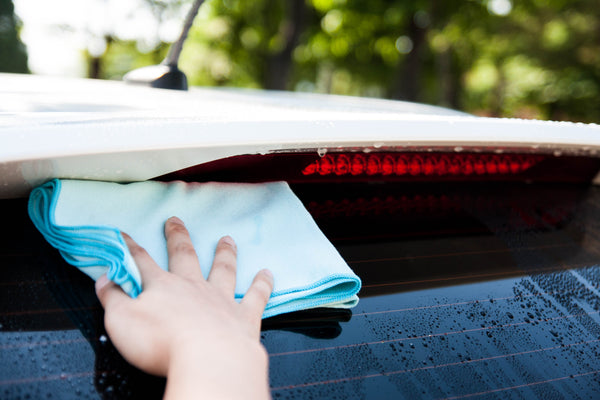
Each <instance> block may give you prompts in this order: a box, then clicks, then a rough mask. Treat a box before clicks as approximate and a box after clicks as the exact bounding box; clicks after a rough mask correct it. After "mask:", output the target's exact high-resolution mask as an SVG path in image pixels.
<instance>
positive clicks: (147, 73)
mask: <svg viewBox="0 0 600 400" xmlns="http://www.w3.org/2000/svg"><path fill="white" fill-rule="evenodd" d="M123 80H124V81H125V82H126V83H128V84H134V85H143V86H150V87H154V88H159V89H174V90H188V83H187V78H186V76H185V74H184V73H183V72H181V70H180V69H179V68H177V65H165V64H159V65H152V66H149V67H142V68H138V69H134V70H133V71H130V72H128V73H127V74H125V76H124V77H123Z"/></svg>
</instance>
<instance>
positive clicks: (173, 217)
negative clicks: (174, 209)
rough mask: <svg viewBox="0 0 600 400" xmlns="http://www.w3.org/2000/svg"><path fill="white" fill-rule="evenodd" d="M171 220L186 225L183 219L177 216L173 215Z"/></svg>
mask: <svg viewBox="0 0 600 400" xmlns="http://www.w3.org/2000/svg"><path fill="white" fill-rule="evenodd" d="M169 221H171V222H172V223H174V224H179V225H185V224H184V223H183V221H182V220H180V219H179V218H177V217H176V216H172V217H171V218H169Z"/></svg>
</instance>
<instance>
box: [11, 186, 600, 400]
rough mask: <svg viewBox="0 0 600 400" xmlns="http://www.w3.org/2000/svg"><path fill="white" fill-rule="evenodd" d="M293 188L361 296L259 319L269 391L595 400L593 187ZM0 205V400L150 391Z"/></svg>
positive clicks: (93, 305) (81, 294)
mask: <svg viewBox="0 0 600 400" xmlns="http://www.w3.org/2000/svg"><path fill="white" fill-rule="evenodd" d="M293 189H294V191H295V192H296V193H297V194H298V195H299V197H300V198H301V199H302V200H303V202H304V203H305V205H306V206H307V208H308V209H309V210H310V211H311V212H312V213H313V215H314V216H315V219H316V220H317V222H318V224H319V226H321V228H322V229H323V231H324V232H325V233H326V235H327V236H328V237H329V238H330V240H331V241H332V242H333V243H334V244H335V245H336V247H337V248H338V250H339V251H340V253H341V254H342V256H344V258H345V259H346V260H347V261H348V263H349V264H350V266H351V267H352V268H353V269H354V270H355V272H356V273H357V274H358V275H359V276H360V277H361V278H362V280H363V285H364V287H363V289H362V291H361V293H360V294H359V295H360V297H361V301H360V303H359V305H358V306H357V307H356V308H355V309H353V310H352V311H351V312H349V311H339V310H337V311H336V310H312V311H305V312H300V313H294V314H289V315H286V316H280V317H275V318H271V319H269V320H266V321H264V324H263V332H262V341H263V343H264V344H265V346H266V348H267V350H268V352H269V354H270V377H271V387H272V394H273V397H274V398H496V397H501V398H540V397H543V398H584V399H587V398H598V397H600V385H599V382H600V359H599V357H598V355H599V353H600V316H599V314H598V313H599V312H600V268H599V267H598V266H597V264H598V261H599V260H600V246H598V244H599V243H598V240H599V239H600V230H599V229H598V228H599V227H600V223H599V221H600V218H599V217H600V189H598V188H587V187H582V186H573V185H525V184H522V185H521V184H511V185H503V184H495V185H473V184H471V185H456V184H455V185H443V184H435V185H432V184H427V185H420V186H419V185H410V186H409V185H404V184H403V185H391V184H385V185H378V184H361V185H356V186H352V185H331V184H329V185H327V186H318V185H297V186H295V187H294V188H293ZM0 204H1V205H2V207H1V208H0V213H1V214H2V220H3V221H5V229H3V230H2V234H1V235H2V240H1V241H0V260H1V261H0V262H1V263H2V268H0V288H1V290H0V360H2V361H1V362H0V398H6V399H16V398H61V399H62V398H141V397H143V398H160V397H161V396H162V393H163V392H162V391H163V389H164V380H162V379H158V378H155V377H150V376H148V375H146V374H143V373H141V372H139V371H137V370H136V369H134V368H132V367H130V366H129V365H128V364H127V363H126V362H125V361H124V360H123V359H122V358H121V357H120V356H119V355H118V353H117V352H116V351H115V349H114V348H113V346H112V344H111V343H110V339H108V338H107V336H106V332H105V331H104V328H103V324H102V318H103V313H102V309H101V307H100V306H99V304H98V302H97V300H96V298H95V295H94V290H93V283H92V282H91V280H89V279H88V278H87V277H85V276H83V275H82V274H81V273H79V272H78V271H77V270H76V269H75V268H73V267H71V266H69V265H67V264H66V263H64V261H62V259H61V257H60V255H58V254H57V252H56V251H54V250H53V249H51V248H50V247H49V246H48V245H47V244H46V243H45V242H44V241H43V239H42V238H41V236H40V235H39V234H38V233H37V232H36V231H35V229H34V228H33V227H32V226H31V224H30V222H29V220H28V218H27V216H26V211H25V202H24V201H22V200H17V201H13V200H11V201H2V202H1V203H0Z"/></svg>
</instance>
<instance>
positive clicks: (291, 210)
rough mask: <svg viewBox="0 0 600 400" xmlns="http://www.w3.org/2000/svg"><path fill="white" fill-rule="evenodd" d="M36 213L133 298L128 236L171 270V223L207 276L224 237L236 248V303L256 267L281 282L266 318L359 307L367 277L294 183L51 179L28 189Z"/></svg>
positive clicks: (68, 256)
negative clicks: (176, 222) (177, 223)
mask: <svg viewBox="0 0 600 400" xmlns="http://www.w3.org/2000/svg"><path fill="white" fill-rule="evenodd" d="M29 215H30V217H31V219H32V221H33V223H34V224H35V226H36V227H37V229H39V231H40V232H41V233H42V234H43V235H44V237H45V238H46V240H47V241H48V242H49V243H50V244H51V245H52V246H54V247H56V248H57V249H58V250H60V253H61V254H62V256H63V257H64V258H65V260H67V262H69V263H70V264H72V265H74V266H76V267H78V268H79V269H81V270H82V271H83V272H85V273H86V274H87V275H89V276H90V277H92V278H93V279H94V280H96V279H98V278H99V277H100V276H101V275H102V274H103V273H105V272H108V278H109V279H111V280H112V281H114V282H115V283H117V284H119V285H120V286H121V288H123V290H124V291H125V292H126V293H128V294H129V295H130V296H131V297H136V296H137V295H138V294H139V293H140V292H141V290H142V284H141V278H140V274H139V271H138V268H137V267H136V265H135V262H134V260H133V258H132V257H131V255H130V254H129V251H128V249H127V246H126V244H125V242H124V240H123V237H122V236H121V233H120V232H121V231H122V232H126V233H128V234H129V235H130V236H131V237H132V238H133V239H134V240H135V241H136V242H137V243H139V244H140V245H141V246H142V247H144V248H145V249H146V250H147V251H148V253H149V254H150V255H151V256H152V258H154V260H155V261H156V262H157V264H158V265H159V266H160V267H161V268H163V269H167V268H168V267H167V266H168V257H167V249H166V241H165V238H164V234H163V232H164V231H163V228H164V223H165V221H166V220H167V219H168V218H169V217H171V216H174V215H176V216H178V217H179V218H181V219H182V220H183V221H184V222H185V224H186V226H187V228H188V230H189V231H190V234H191V237H192V241H193V243H194V247H195V248H196V252H197V254H198V258H199V260H200V265H201V268H202V273H203V275H204V276H205V277H207V276H208V273H209V271H210V267H211V265H212V260H213V256H214V250H215V247H216V245H217V242H218V240H219V238H221V237H222V236H225V235H230V236H232V237H233V238H234V240H235V241H236V244H237V247H238V268H237V271H238V272H237V281H236V290H235V293H236V295H235V296H236V299H238V300H239V299H241V298H242V297H243V295H244V293H246V291H247V290H248V288H249V286H250V284H251V282H252V279H253V278H254V276H255V275H256V273H257V272H258V271H260V270H261V269H263V268H269V269H270V270H271V271H272V272H273V275H274V278H275V287H274V290H273V294H272V296H271V298H270V300H269V303H268V304H267V307H266V309H265V312H264V314H263V318H267V317H271V316H274V315H278V314H282V313H287V312H292V311H297V310H303V309H308V308H315V307H337V308H350V307H353V306H355V305H356V304H357V302H358V297H357V296H356V294H357V293H358V291H359V290H360V286H361V282H360V279H359V278H358V277H357V276H356V275H355V274H354V273H353V272H352V270H351V269H350V268H349V267H348V265H347V264H346V263H345V262H344V260H343V259H342V258H341V256H340V255H339V254H338V252H337V251H336V249H335V248H334V247H333V245H332V244H331V243H330V242H329V241H328V240H327V238H326V237H325V236H324V235H323V233H322V232H321V231H320V230H319V228H318V227H317V225H316V224H315V222H314V221H313V219H312V217H311V216H310V214H309V213H308V212H307V211H306V209H305V208H304V206H303V205H302V203H301V202H300V200H299V199H298V198H297V197H296V196H295V195H294V193H293V192H292V191H291V189H290V188H289V186H288V185H287V183H285V182H273V183H262V184H245V183H216V182H209V183H185V182H170V183H163V182H153V181H147V182H136V183H129V184H118V183H110V182H95V181H77V180H58V179H55V180H52V181H50V182H48V183H46V184H44V185H42V186H40V187H37V188H36V189H34V190H33V191H32V192H31V195H30V198H29Z"/></svg>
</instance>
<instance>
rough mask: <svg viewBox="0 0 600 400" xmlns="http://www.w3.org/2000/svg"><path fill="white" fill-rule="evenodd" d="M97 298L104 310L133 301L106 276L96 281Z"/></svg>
mask: <svg viewBox="0 0 600 400" xmlns="http://www.w3.org/2000/svg"><path fill="white" fill-rule="evenodd" d="M95 286H96V296H98V300H100V303H101V304H102V307H103V308H104V309H106V308H108V307H112V305H114V304H117V303H119V302H121V303H122V302H126V301H128V300H131V299H130V298H129V296H127V294H125V292H124V291H123V290H122V289H121V288H120V287H119V286H118V285H117V284H116V283H114V282H113V281H111V280H110V279H108V277H107V276H106V274H104V275H102V276H101V277H100V278H98V280H97V281H96V285H95Z"/></svg>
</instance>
